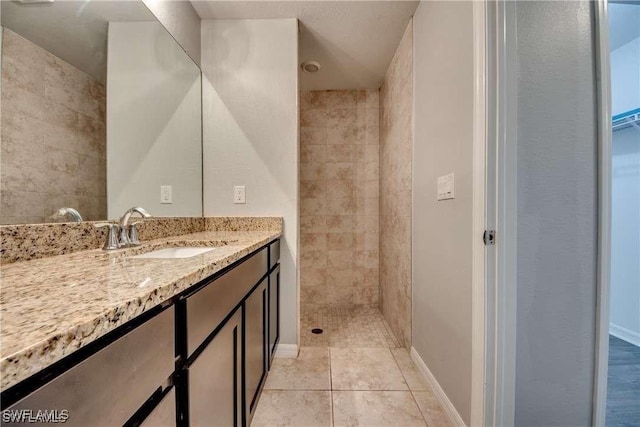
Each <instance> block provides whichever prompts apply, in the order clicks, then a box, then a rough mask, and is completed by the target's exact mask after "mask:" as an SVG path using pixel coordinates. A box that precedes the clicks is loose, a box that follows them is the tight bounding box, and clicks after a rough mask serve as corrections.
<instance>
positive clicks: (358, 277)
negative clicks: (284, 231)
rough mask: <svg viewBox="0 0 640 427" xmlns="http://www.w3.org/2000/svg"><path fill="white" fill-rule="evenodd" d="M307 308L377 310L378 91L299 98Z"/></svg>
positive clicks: (303, 305)
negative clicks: (342, 307) (364, 307)
mask: <svg viewBox="0 0 640 427" xmlns="http://www.w3.org/2000/svg"><path fill="white" fill-rule="evenodd" d="M300 98H301V99H300V110H301V111H300V115H301V117H300V126H301V129H300V145H301V147H300V233H301V234H300V262H301V267H300V268H301V271H300V287H301V299H300V301H301V303H300V304H301V308H302V309H303V310H304V309H305V308H310V307H321V306H332V307H337V306H354V305H367V306H377V305H378V288H379V281H378V245H379V239H378V210H379V191H378V190H379V164H380V162H379V144H378V130H379V99H378V91H377V90H376V91H364V90H347V91H309V92H302V93H301V94H300Z"/></svg>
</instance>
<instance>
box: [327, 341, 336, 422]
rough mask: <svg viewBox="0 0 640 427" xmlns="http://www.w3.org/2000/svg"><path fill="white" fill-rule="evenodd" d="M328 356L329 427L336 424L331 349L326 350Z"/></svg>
mask: <svg viewBox="0 0 640 427" xmlns="http://www.w3.org/2000/svg"><path fill="white" fill-rule="evenodd" d="M327 353H328V354H329V389H330V391H329V398H330V399H331V427H333V426H335V424H336V417H335V413H334V408H333V371H332V370H331V347H329V348H327Z"/></svg>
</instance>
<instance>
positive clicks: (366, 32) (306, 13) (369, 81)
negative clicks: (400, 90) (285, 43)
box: [191, 0, 419, 90]
mask: <svg viewBox="0 0 640 427" xmlns="http://www.w3.org/2000/svg"><path fill="white" fill-rule="evenodd" d="M191 3H192V4H193V6H194V8H195V9H196V11H197V12H198V14H199V15H200V17H201V18H202V19H275V18H298V20H299V21H300V49H299V51H300V58H299V59H300V62H301V63H302V62H304V61H310V60H313V61H317V62H319V63H320V64H321V66H322V69H321V70H320V71H319V72H317V73H314V74H308V73H303V72H301V73H300V88H301V89H302V90H326V89H377V88H379V87H380V85H381V84H382V81H383V79H384V74H385V72H386V70H387V68H388V66H389V63H390V62H391V59H392V58H393V54H394V53H395V51H396V48H397V46H398V44H399V43H400V39H401V38H402V35H403V34H404V31H405V29H406V27H407V24H408V23H409V20H410V19H411V16H413V13H414V12H415V10H416V8H417V7H418V3H419V2H418V1H402V0H395V1H394V0H386V1H360V0H356V1H349V0H343V1H317V0H302V1H300V0H299V1H238V0H226V1H206V0H204V1H203V0H192V1H191Z"/></svg>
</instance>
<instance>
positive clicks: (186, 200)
mask: <svg viewBox="0 0 640 427" xmlns="http://www.w3.org/2000/svg"><path fill="white" fill-rule="evenodd" d="M1 7H2V9H1V18H2V27H3V31H2V43H1V46H2V55H1V58H2V80H1V86H0V90H1V108H0V115H1V128H0V132H1V141H0V145H1V154H0V223H2V224H24V223H42V222H73V221H80V220H85V221H87V220H88V221H94V220H104V219H116V218H118V217H120V216H121V215H122V213H123V212H124V211H125V210H127V209H128V208H130V207H131V206H134V205H136V206H137V205H141V206H144V207H145V208H147V210H148V211H149V212H151V213H152V214H153V215H154V216H200V215H201V214H202V202H201V200H202V195H201V194H202V171H201V163H202V162H201V156H202V144H201V142H202V141H201V99H200V98H201V95H200V94H201V83H200V79H201V76H200V70H199V68H198V67H197V65H195V64H194V63H193V61H192V60H191V59H190V58H189V57H188V56H187V55H186V53H185V52H184V51H183V49H182V48H181V47H180V46H179V45H178V44H177V43H176V41H175V40H174V39H173V38H172V37H171V35H170V34H169V33H168V32H166V30H165V29H164V27H163V26H162V25H161V24H160V23H159V22H158V21H157V20H156V18H155V17H154V16H153V14H152V13H151V12H150V11H149V10H148V9H147V7H146V6H145V5H144V4H143V3H142V2H141V1H97V2H85V1H57V2H36V3H23V2H13V1H11V2H8V1H3V2H1Z"/></svg>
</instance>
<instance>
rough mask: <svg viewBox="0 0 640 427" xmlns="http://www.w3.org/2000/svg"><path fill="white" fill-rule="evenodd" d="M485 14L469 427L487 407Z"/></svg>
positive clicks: (482, 6)
mask: <svg viewBox="0 0 640 427" xmlns="http://www.w3.org/2000/svg"><path fill="white" fill-rule="evenodd" d="M487 12H488V2H487V1H486V0H482V1H474V2H473V155H472V159H473V160H472V162H473V166H472V174H473V181H472V182H473V187H472V213H473V220H472V227H471V232H472V240H471V241H472V273H471V319H472V322H471V329H472V330H471V416H470V419H471V420H470V421H471V425H472V426H476V425H484V417H485V413H486V404H487V393H486V391H487V383H488V381H487V380H488V378H490V377H488V376H487V374H488V373H489V372H490V371H489V370H488V369H487V366H486V365H487V361H488V360H492V357H493V355H492V353H491V352H490V351H488V350H489V349H491V348H492V347H491V346H490V345H489V343H488V342H487V328H486V323H487V322H486V319H487V316H488V308H489V306H488V304H487V301H488V300H487V295H488V292H487V284H488V281H487V268H486V267H487V259H488V258H487V252H488V251H487V248H488V247H487V246H485V244H484V242H483V240H482V236H483V233H484V231H485V230H486V229H487V215H486V213H487V209H486V208H487V206H486V203H487V172H488V163H487V129H488V124H489V116H488V115H487V113H488V109H487Z"/></svg>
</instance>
